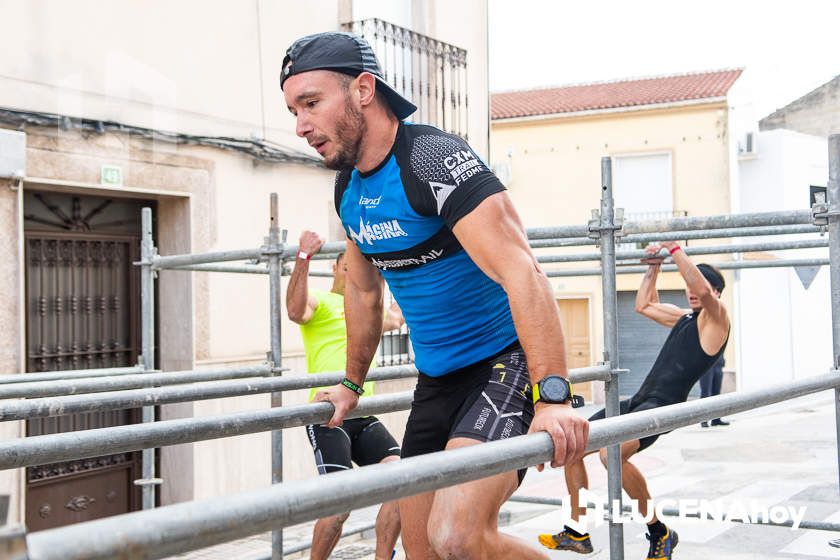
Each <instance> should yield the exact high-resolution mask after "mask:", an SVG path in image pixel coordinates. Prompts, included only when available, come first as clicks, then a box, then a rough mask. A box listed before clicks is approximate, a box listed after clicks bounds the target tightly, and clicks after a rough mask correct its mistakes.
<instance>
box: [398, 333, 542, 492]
mask: <svg viewBox="0 0 840 560" xmlns="http://www.w3.org/2000/svg"><path fill="white" fill-rule="evenodd" d="M533 418H534V404H533V401H532V398H531V385H530V380H529V377H528V364H527V362H526V361H525V352H524V351H523V350H522V347H521V346H520V345H519V343H518V342H516V343H514V344H512V345H511V346H508V347H507V348H505V350H504V351H502V353H500V354H499V355H497V356H495V357H494V358H491V359H488V360H483V361H481V362H479V363H477V364H474V365H471V366H468V367H465V368H462V369H460V370H457V371H454V372H452V373H449V374H447V375H444V376H441V377H429V376H427V375H423V374H422V373H421V374H420V375H419V376H418V379H417V387H416V388H415V390H414V401H413V402H412V403H411V414H409V416H408V422H407V424H406V428H405V439H403V451H402V456H403V457H414V456H416V455H424V454H426V453H433V452H435V451H442V450H443V449H444V448H446V442H447V441H449V440H450V439H453V438H459V437H464V438H469V439H474V440H478V441H482V442H486V441H495V440H500V439H507V438H509V437H514V436H520V435H523V434H526V433H528V427H529V426H530V425H531V420H533ZM526 471H527V469H521V470H520V471H519V483H520V484H521V483H522V479H523V478H524V477H525V472H526Z"/></svg>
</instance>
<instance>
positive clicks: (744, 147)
mask: <svg viewBox="0 0 840 560" xmlns="http://www.w3.org/2000/svg"><path fill="white" fill-rule="evenodd" d="M755 136H756V135H755V132H747V133H746V134H744V135H743V136H742V137H741V139H740V140H739V141H738V153H739V154H741V155H752V154H755V153H757V150H756V145H755V140H756V137H755Z"/></svg>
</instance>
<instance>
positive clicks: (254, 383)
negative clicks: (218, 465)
mask: <svg viewBox="0 0 840 560" xmlns="http://www.w3.org/2000/svg"><path fill="white" fill-rule="evenodd" d="M416 376H417V369H416V368H414V366H394V367H388V368H381V369H377V370H372V371H371V373H370V374H368V380H369V381H387V380H390V379H405V378H407V377H416ZM342 379H344V372H334V373H318V374H311V375H297V376H292V377H285V376H284V377H268V378H255V379H245V380H232V381H231V380H224V381H213V382H206V383H199V384H195V385H184V386H176V387H156V388H152V389H135V390H131V391H114V392H109V393H91V394H84V395H67V396H60V397H46V398H39V399H27V400H7V401H0V422H5V421H10V420H26V419H31V418H45V417H49V416H63V415H66V414H78V413H81V412H102V411H105V410H121V409H124V408H137V407H140V406H157V405H161V404H172V403H179V402H191V401H200V400H208V399H219V398H228V397H239V396H243V395H257V394H263V393H271V392H278V391H293V390H297V389H312V388H315V387H326V386H330V385H336V384H337V383H340V382H341V380H342Z"/></svg>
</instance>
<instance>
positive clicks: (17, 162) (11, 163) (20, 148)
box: [0, 128, 26, 179]
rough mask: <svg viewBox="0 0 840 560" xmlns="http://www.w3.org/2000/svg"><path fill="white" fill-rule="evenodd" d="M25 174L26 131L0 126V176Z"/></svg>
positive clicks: (21, 177) (16, 177)
mask: <svg viewBox="0 0 840 560" xmlns="http://www.w3.org/2000/svg"><path fill="white" fill-rule="evenodd" d="M25 176H26V133H25V132H21V131H19V130H7V129H4V128H0V178H4V179H23V178H24V177H25Z"/></svg>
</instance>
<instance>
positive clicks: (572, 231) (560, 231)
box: [525, 225, 594, 242]
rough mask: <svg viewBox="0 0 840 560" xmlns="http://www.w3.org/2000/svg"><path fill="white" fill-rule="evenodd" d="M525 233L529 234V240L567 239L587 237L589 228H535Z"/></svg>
mask: <svg viewBox="0 0 840 560" xmlns="http://www.w3.org/2000/svg"><path fill="white" fill-rule="evenodd" d="M525 231H526V233H527V234H528V239H567V238H574V237H587V236H588V235H589V226H588V225H586V226H559V227H535V228H528V229H526V230H525ZM593 242H594V240H593Z"/></svg>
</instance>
